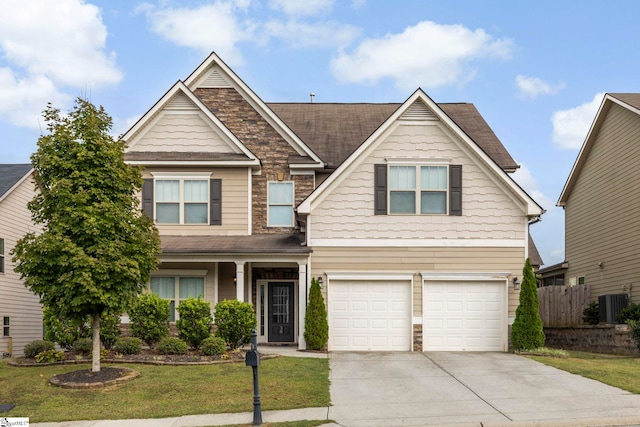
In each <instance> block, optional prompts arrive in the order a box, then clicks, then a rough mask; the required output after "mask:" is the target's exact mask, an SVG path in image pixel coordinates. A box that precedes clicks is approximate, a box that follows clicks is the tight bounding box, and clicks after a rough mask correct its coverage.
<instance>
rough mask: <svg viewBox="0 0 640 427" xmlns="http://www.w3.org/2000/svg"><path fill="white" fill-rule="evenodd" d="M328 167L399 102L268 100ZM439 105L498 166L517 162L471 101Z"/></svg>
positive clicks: (511, 166) (510, 166)
mask: <svg viewBox="0 0 640 427" xmlns="http://www.w3.org/2000/svg"><path fill="white" fill-rule="evenodd" d="M267 105H268V106H269V108H271V110H272V111H273V112H274V113H276V114H277V115H278V116H279V117H280V119H282V120H283V121H284V122H285V123H286V125H287V126H289V128H291V130H293V132H295V133H296V135H298V137H299V138H300V139H302V141H304V143H305V144H307V145H308V146H309V147H310V148H311V149H312V150H313V151H314V152H315V153H316V154H318V155H319V156H320V157H321V158H322V159H323V160H324V161H325V162H327V165H328V167H330V168H336V167H338V166H339V165H340V164H341V163H342V162H343V161H344V160H345V159H346V158H347V157H349V155H350V154H351V153H353V152H354V151H355V150H356V149H357V148H358V146H360V144H362V143H363V142H364V141H365V140H366V139H367V138H368V137H369V136H370V135H371V134H372V133H373V132H374V131H375V130H376V129H377V128H378V127H379V126H380V125H382V123H383V122H384V121H385V120H386V119H387V118H388V117H389V116H390V115H391V114H392V113H393V112H394V111H395V110H397V109H398V107H400V105H402V104H398V103H392V104H368V103H362V104H334V103H267ZM438 106H439V107H440V108H441V109H442V110H443V111H444V112H445V113H446V114H447V115H448V116H449V117H450V118H451V119H452V120H453V121H454V122H455V123H456V124H457V125H458V126H460V128H461V129H462V130H463V131H464V132H465V133H466V134H467V135H468V136H469V137H470V138H471V139H472V140H473V141H475V143H476V144H478V146H479V147H480V148H481V149H482V150H483V151H484V152H485V153H487V155H489V156H490V157H491V158H492V159H493V160H494V161H495V162H496V163H497V164H498V165H499V166H500V167H501V168H503V169H515V168H516V167H517V164H516V162H515V161H514V160H513V158H512V157H511V155H510V154H509V153H508V152H507V150H506V149H505V148H504V146H503V145H502V143H501V142H500V140H499V139H498V138H497V137H496V135H495V133H494V132H493V131H492V130H491V128H490V127H489V125H488V124H487V122H486V121H485V120H484V119H483V118H482V116H481V115H480V113H479V112H478V110H477V109H476V108H475V106H474V105H473V104H467V103H452V104H438Z"/></svg>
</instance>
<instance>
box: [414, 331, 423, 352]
mask: <svg viewBox="0 0 640 427" xmlns="http://www.w3.org/2000/svg"><path fill="white" fill-rule="evenodd" d="M413 351H422V325H413Z"/></svg>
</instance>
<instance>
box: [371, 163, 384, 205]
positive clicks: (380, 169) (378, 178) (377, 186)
mask: <svg viewBox="0 0 640 427" xmlns="http://www.w3.org/2000/svg"><path fill="white" fill-rule="evenodd" d="M374 167H375V169H374V175H375V177H374V181H375V183H374V214H375V215H386V214H387V165H386V164H382V165H374Z"/></svg>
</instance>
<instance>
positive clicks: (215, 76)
mask: <svg viewBox="0 0 640 427" xmlns="http://www.w3.org/2000/svg"><path fill="white" fill-rule="evenodd" d="M198 87H208V88H221V87H231V84H230V83H229V82H228V81H227V79H226V78H225V77H224V76H223V75H222V73H221V72H220V71H219V70H218V69H217V68H213V69H212V70H211V71H210V72H209V74H208V75H207V76H206V77H205V78H204V80H203V81H202V83H200V84H199V85H198Z"/></svg>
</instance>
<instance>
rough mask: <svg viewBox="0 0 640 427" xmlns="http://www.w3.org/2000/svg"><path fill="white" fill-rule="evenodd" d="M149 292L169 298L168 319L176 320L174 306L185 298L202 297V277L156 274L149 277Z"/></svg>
mask: <svg viewBox="0 0 640 427" xmlns="http://www.w3.org/2000/svg"><path fill="white" fill-rule="evenodd" d="M150 288H151V292H152V293H153V294H155V295H158V296H159V297H160V298H162V299H166V300H169V303H170V305H171V311H170V314H169V321H170V322H175V321H176V313H177V311H176V308H177V307H178V305H180V301H182V300H185V299H187V298H198V297H202V298H204V277H171V276H162V277H160V276H158V277H152V278H151V285H150Z"/></svg>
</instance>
